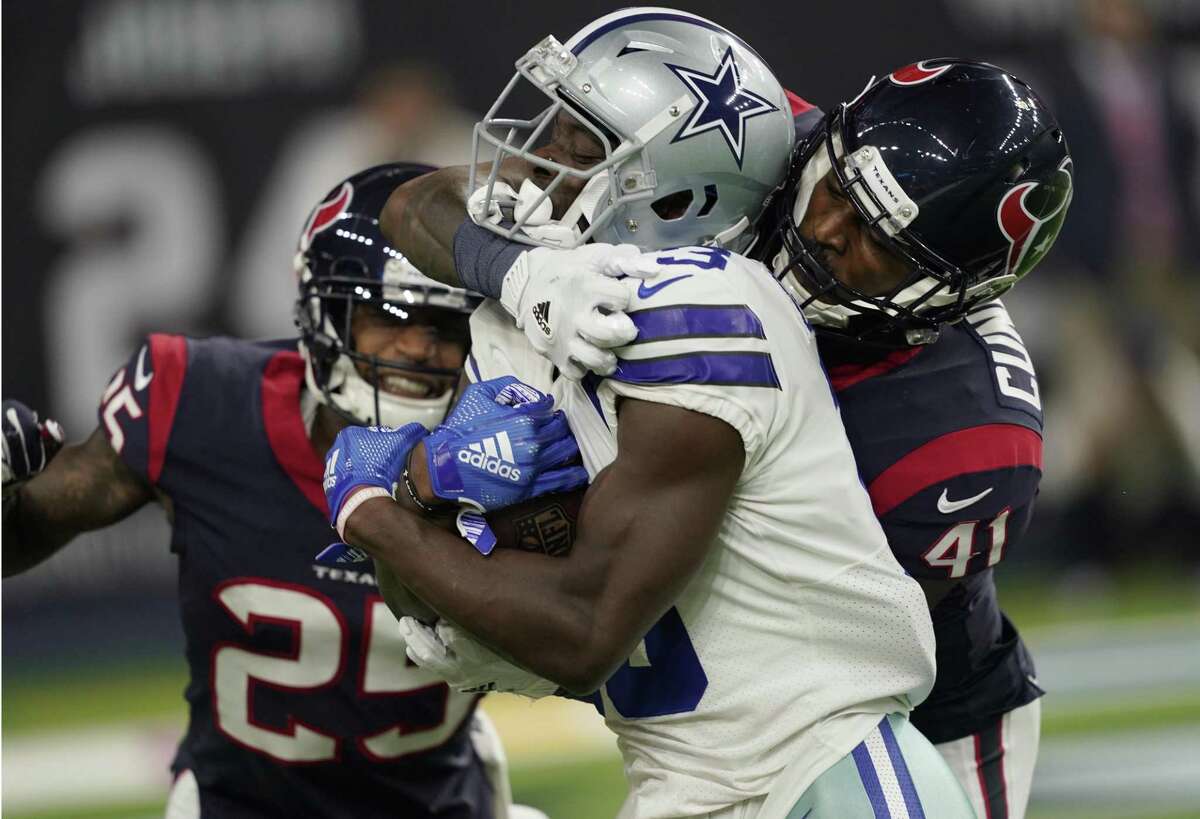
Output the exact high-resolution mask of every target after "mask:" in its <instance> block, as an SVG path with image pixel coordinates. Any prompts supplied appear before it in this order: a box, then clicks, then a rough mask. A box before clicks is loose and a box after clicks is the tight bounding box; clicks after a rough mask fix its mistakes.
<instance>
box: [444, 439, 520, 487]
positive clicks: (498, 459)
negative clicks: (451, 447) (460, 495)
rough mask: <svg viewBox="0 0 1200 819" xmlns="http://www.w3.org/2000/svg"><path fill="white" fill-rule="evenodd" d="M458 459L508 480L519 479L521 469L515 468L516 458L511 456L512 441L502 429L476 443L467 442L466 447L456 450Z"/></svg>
mask: <svg viewBox="0 0 1200 819" xmlns="http://www.w3.org/2000/svg"><path fill="white" fill-rule="evenodd" d="M458 460H459V461H460V462H462V463H464V464H470V465H471V466H473V467H475V468H476V469H482V470H483V471H484V472H490V473H491V474H493V475H499V476H500V477H501V478H506V479H508V480H510V481H519V480H521V470H520V469H518V468H517V460H516V458H515V457H514V456H513V451H512V442H511V441H510V440H509V439H508V433H507V432H504V431H503V430H501V431H500V432H497V433H496V434H495V435H489V436H488V437H486V438H484V439H483V440H482V441H479V442H478V443H474V444H467V448H466V449H460V450H459V451H458Z"/></svg>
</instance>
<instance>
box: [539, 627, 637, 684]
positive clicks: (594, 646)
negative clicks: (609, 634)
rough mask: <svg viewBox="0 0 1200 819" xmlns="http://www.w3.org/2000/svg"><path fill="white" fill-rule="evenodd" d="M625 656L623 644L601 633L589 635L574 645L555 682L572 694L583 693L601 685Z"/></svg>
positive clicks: (626, 652) (619, 665)
mask: <svg viewBox="0 0 1200 819" xmlns="http://www.w3.org/2000/svg"><path fill="white" fill-rule="evenodd" d="M628 656H629V649H628V648H627V647H625V645H624V644H623V643H618V641H616V640H613V639H611V638H608V639H606V638H605V637H603V636H600V635H597V636H594V637H591V638H589V639H586V640H583V641H581V642H580V643H579V644H577V646H576V650H575V651H573V652H571V657H570V659H569V661H568V662H566V663H563V665H562V668H561V670H560V672H559V674H558V675H557V679H555V682H557V683H558V684H559V685H561V686H562V687H563V688H565V689H566V690H567V691H568V692H569V693H571V694H573V695H575V696H579V697H582V696H586V695H588V694H591V693H592V692H594V691H596V690H597V689H598V688H600V686H602V685H604V683H605V682H606V681H607V680H608V678H609V677H611V676H612V675H613V674H614V673H616V671H617V669H618V668H620V667H621V663H623V662H625V660H626V658H627V657H628Z"/></svg>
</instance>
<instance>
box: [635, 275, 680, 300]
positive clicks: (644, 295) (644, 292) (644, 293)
mask: <svg viewBox="0 0 1200 819" xmlns="http://www.w3.org/2000/svg"><path fill="white" fill-rule="evenodd" d="M691 277H692V274H691V273H688V274H687V275H684V276H676V277H675V278H673V279H667V280H666V281H665V282H659V283H658V284H656V285H654V286H653V287H647V286H646V283H645V282H642V283H641V284H639V285H638V298H639V299H648V298H650V297H651V296H653V295H654V294H655V293H657V292H658V291H659V290H662V289H663V288H664V287H666V286H667V285H668V284H675V282H681V281H683V280H684V279H690V278H691Z"/></svg>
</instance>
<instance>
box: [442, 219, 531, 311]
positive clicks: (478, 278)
mask: <svg viewBox="0 0 1200 819" xmlns="http://www.w3.org/2000/svg"><path fill="white" fill-rule="evenodd" d="M528 249H529V246H528V245H523V244H521V243H520V242H510V241H509V240H508V239H505V238H504V237H503V236H498V235H496V234H495V233H492V232H491V231H490V230H488V229H487V228H482V227H480V226H479V225H477V224H475V223H474V222H472V221H471V220H470V219H469V218H468V219H466V220H465V221H464V222H463V223H462V224H461V225H459V226H458V230H456V231H455V232H454V267H455V269H457V270H458V278H459V281H461V282H462V285H463V287H465V288H467V289H468V290H474V291H475V292H476V293H482V294H483V295H485V296H487V297H489V298H493V299H498V298H500V290H501V288H503V286H504V274H505V273H507V272H508V269H509V268H510V267H512V265H513V262H515V261H516V260H517V257H518V256H520V255H521V254H522V253H523V252H525V251H526V250H528Z"/></svg>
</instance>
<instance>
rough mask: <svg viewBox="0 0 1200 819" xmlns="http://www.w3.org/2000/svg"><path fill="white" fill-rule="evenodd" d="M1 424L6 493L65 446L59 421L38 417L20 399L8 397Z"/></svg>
mask: <svg viewBox="0 0 1200 819" xmlns="http://www.w3.org/2000/svg"><path fill="white" fill-rule="evenodd" d="M0 424H2V425H3V427H4V439H3V448H4V467H3V469H4V474H3V483H4V494H6V495H7V494H8V493H9V492H10V491H11V490H13V489H15V488H16V487H17V486H18V485H19V484H21V483H22V482H23V481H27V480H29V479H30V478H32V477H33V476H34V475H36V474H37V473H39V472H41V471H42V470H43V469H45V468H46V464H48V463H50V459H51V458H53V457H54V456H55V455H57V454H58V451H59V450H60V449H62V445H63V430H62V427H61V426H59V424H58V422H57V421H52V420H51V419H49V418H47V419H46V420H44V421H42V420H39V419H38V415H37V413H36V412H34V411H33V410H31V409H30V408H29V407H27V406H25V405H24V404H22V403H21V402H20V401H12V400H6V401H5V402H4V408H3V413H2V417H0Z"/></svg>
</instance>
